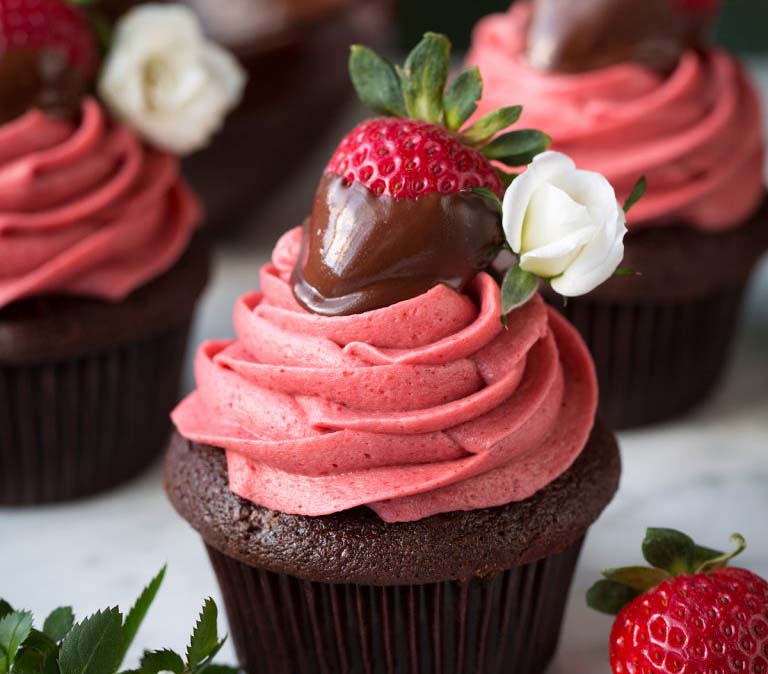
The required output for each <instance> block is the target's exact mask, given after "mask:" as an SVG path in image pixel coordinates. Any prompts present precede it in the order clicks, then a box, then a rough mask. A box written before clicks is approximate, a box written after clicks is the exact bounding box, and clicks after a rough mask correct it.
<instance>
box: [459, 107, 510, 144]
mask: <svg viewBox="0 0 768 674" xmlns="http://www.w3.org/2000/svg"><path fill="white" fill-rule="evenodd" d="M522 112H523V108H522V106H520V105H511V106H508V107H506V108H500V109H499V110H494V111H493V112H490V113H488V114H487V115H485V116H484V117H481V118H480V119H478V120H477V121H476V122H475V123H474V124H473V125H472V126H470V127H469V128H468V129H467V130H466V131H464V133H462V134H461V137H462V140H463V141H464V142H465V143H467V144H469V145H484V144H485V143H487V142H488V141H489V140H491V138H493V137H494V136H495V135H496V134H497V133H499V132H500V131H503V130H504V129H506V128H507V127H509V126H512V125H513V124H514V123H515V122H516V121H517V120H518V119H520V115H521V114H522Z"/></svg>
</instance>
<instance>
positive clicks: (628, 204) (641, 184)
mask: <svg viewBox="0 0 768 674" xmlns="http://www.w3.org/2000/svg"><path fill="white" fill-rule="evenodd" d="M647 189H648V181H647V180H646V177H645V176H641V177H640V179H639V180H638V181H637V182H636V183H635V186H634V187H633V188H632V192H630V195H629V196H628V197H627V200H626V201H625V202H624V212H625V213H628V212H629V209H630V208H632V206H634V205H635V204H636V203H637V202H638V201H640V199H642V198H643V196H644V195H645V191H646V190H647Z"/></svg>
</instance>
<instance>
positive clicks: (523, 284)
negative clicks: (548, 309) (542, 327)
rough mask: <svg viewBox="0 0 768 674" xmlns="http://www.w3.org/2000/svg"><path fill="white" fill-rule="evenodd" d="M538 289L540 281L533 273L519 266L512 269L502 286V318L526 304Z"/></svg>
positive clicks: (509, 270) (506, 275) (508, 271)
mask: <svg viewBox="0 0 768 674" xmlns="http://www.w3.org/2000/svg"><path fill="white" fill-rule="evenodd" d="M538 287H539V279H538V278H537V277H536V276H534V275H533V274H531V272H528V271H525V270H524V269H523V268H522V267H521V266H520V265H519V264H515V265H513V266H512V267H510V268H509V269H508V270H507V273H506V274H505V276H504V280H503V281H502V284H501V314H502V316H507V314H509V313H510V312H511V311H514V310H515V309H517V308H519V307H521V306H523V305H524V304H526V303H527V302H528V301H529V300H530V299H531V298H532V297H533V296H534V295H535V294H536V290H538Z"/></svg>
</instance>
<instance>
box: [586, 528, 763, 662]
mask: <svg viewBox="0 0 768 674" xmlns="http://www.w3.org/2000/svg"><path fill="white" fill-rule="evenodd" d="M733 539H734V540H735V541H736V542H737V544H738V545H737V549H736V550H735V551H734V552H732V553H730V554H725V553H721V552H718V551H716V550H711V549H709V548H704V547H701V546H697V545H696V544H695V543H694V542H693V540H691V538H689V537H688V536H686V535H685V534H683V533H681V532H679V531H674V530H672V529H649V530H648V532H647V534H646V538H645V541H644V543H643V554H644V556H645V558H646V560H647V561H648V562H649V563H650V564H651V567H652V568H647V567H628V568H624V569H611V570H608V571H605V572H604V576H605V579H603V580H601V581H599V582H598V583H596V584H595V585H594V586H593V587H592V588H591V589H590V591H589V593H588V595H587V601H588V603H589V604H590V606H592V607H593V608H595V609H597V610H600V611H603V612H605V613H611V614H615V613H617V612H618V616H617V618H616V621H615V623H614V626H613V630H612V632H611V640H610V659H611V667H612V668H613V671H614V673H615V674H656V673H658V674H699V673H701V674H727V673H729V672H734V673H739V672H744V674H766V672H768V582H766V581H765V580H763V579H762V578H760V577H759V576H757V575H755V574H754V573H752V572H751V571H747V570H746V569H739V568H727V567H726V565H727V564H728V562H729V561H730V560H731V559H732V558H733V557H735V556H736V555H738V554H739V553H740V552H741V551H742V550H743V549H744V547H745V543H744V539H743V538H742V537H741V536H740V535H738V534H734V536H733Z"/></svg>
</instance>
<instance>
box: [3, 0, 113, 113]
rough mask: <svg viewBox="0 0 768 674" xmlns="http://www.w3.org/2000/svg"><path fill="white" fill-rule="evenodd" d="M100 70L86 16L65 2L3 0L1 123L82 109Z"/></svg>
mask: <svg viewBox="0 0 768 674" xmlns="http://www.w3.org/2000/svg"><path fill="white" fill-rule="evenodd" d="M97 66H98V53H97V49H96V42H95V39H94V36H93V32H92V30H91V28H90V25H89V23H88V21H87V19H86V17H85V16H84V15H83V14H82V13H81V12H80V10H78V9H77V8H76V7H74V6H73V5H72V4H70V3H68V2H66V1H65V0H0V121H9V120H11V119H13V118H15V117H17V116H19V115H21V114H23V113H24V112H26V111H27V110H28V109H30V108H32V107H42V108H44V109H46V110H48V111H51V112H53V113H61V112H69V111H71V110H72V109H79V101H80V98H81V96H82V95H83V93H84V92H85V90H86V89H87V88H88V86H89V84H90V81H91V79H92V78H93V76H94V75H95V72H96V68H97Z"/></svg>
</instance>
